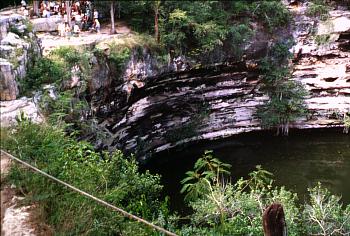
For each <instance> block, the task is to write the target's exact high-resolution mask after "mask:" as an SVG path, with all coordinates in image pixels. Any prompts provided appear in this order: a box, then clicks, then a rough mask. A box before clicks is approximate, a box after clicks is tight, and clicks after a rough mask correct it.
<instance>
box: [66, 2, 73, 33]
mask: <svg viewBox="0 0 350 236" xmlns="http://www.w3.org/2000/svg"><path fill="white" fill-rule="evenodd" d="M65 5H66V13H67V19H68V25H69V27H72V19H71V5H70V1H66V4H65Z"/></svg>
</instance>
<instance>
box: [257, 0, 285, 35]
mask: <svg viewBox="0 0 350 236" xmlns="http://www.w3.org/2000/svg"><path fill="white" fill-rule="evenodd" d="M251 9H252V11H253V15H254V16H255V17H257V18H258V19H259V20H261V21H262V23H263V24H264V25H265V26H266V27H267V28H268V30H269V31H270V32H271V31H272V30H273V29H275V28H279V27H283V26H286V25H287V24H288V23H289V22H290V20H291V15H290V13H289V11H288V10H287V8H286V7H285V6H284V5H283V4H282V3H281V1H258V2H256V3H253V4H252V6H251Z"/></svg>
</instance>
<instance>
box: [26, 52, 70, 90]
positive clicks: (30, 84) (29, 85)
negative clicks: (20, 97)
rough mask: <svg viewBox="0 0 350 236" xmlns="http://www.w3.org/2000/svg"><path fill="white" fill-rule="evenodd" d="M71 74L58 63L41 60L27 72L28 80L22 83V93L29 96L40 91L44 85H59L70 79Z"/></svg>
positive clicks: (47, 59) (35, 62) (45, 59)
mask: <svg viewBox="0 0 350 236" xmlns="http://www.w3.org/2000/svg"><path fill="white" fill-rule="evenodd" d="M68 76H69V74H68V73H67V72H66V71H65V70H64V68H63V67H62V66H61V65H60V64H59V63H57V62H55V61H53V60H51V59H49V58H39V59H38V60H37V61H34V65H33V67H32V68H30V69H29V70H28V72H27V75H26V78H25V79H24V80H23V81H21V92H22V94H27V93H28V92H30V91H33V90H38V89H40V88H41V86H42V85H44V84H51V83H59V82H61V81H63V80H65V79H68Z"/></svg>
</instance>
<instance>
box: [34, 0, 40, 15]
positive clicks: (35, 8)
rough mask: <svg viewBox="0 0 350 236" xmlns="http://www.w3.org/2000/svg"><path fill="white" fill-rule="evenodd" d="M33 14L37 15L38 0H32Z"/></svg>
mask: <svg viewBox="0 0 350 236" xmlns="http://www.w3.org/2000/svg"><path fill="white" fill-rule="evenodd" d="M33 12H34V16H39V1H33Z"/></svg>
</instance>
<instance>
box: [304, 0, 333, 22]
mask: <svg viewBox="0 0 350 236" xmlns="http://www.w3.org/2000/svg"><path fill="white" fill-rule="evenodd" d="M329 11H330V7H329V6H328V5H327V2H326V0H313V1H312V2H310V5H309V7H308V9H307V11H306V14H307V15H309V16H313V17H319V18H320V19H321V20H327V19H328V17H329Z"/></svg>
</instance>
